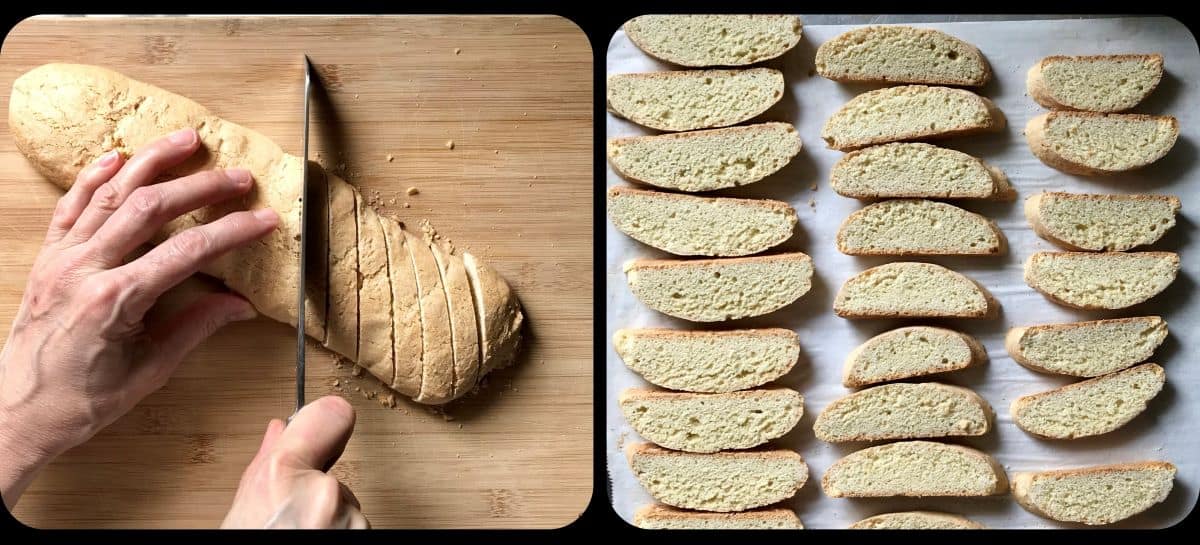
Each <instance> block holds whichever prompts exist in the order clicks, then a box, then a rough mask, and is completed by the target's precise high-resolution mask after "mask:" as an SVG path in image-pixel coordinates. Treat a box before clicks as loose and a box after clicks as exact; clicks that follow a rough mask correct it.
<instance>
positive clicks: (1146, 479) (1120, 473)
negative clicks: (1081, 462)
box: [1012, 461, 1176, 526]
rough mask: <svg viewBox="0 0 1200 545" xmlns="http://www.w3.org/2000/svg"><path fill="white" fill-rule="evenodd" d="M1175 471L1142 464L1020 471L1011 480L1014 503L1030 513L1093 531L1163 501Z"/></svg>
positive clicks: (1167, 465) (1169, 465)
mask: <svg viewBox="0 0 1200 545" xmlns="http://www.w3.org/2000/svg"><path fill="white" fill-rule="evenodd" d="M1175 472H1176V470H1175V465H1174V464H1172V463H1170V462H1160V461H1146V462H1132V463H1125V464H1112V465H1103V466H1091V467H1081V468H1075V469H1059V470H1053V471H1036V472H1035V471H1029V472H1026V471H1022V472H1017V473H1014V474H1013V483H1012V491H1013V498H1014V499H1016V500H1017V503H1019V504H1021V507H1024V508H1025V509H1027V510H1028V511H1029V512H1030V513H1033V514H1035V515H1038V516H1042V517H1046V518H1048V519H1053V520H1058V521H1063V522H1081V523H1083V524H1088V525H1092V526H1097V525H1102V524H1112V523H1114V522H1118V521H1122V520H1125V519H1127V518H1129V517H1132V516H1134V515H1136V514H1138V513H1141V512H1143V511H1145V510H1147V509H1149V508H1151V507H1153V506H1154V504H1156V503H1161V502H1162V501H1163V500H1165V499H1167V495H1169V494H1170V493H1171V488H1173V487H1174V485H1175Z"/></svg>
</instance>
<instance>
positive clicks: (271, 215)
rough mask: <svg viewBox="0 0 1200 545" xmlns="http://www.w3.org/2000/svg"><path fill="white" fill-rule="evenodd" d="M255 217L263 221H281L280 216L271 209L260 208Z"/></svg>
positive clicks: (255, 212)
mask: <svg viewBox="0 0 1200 545" xmlns="http://www.w3.org/2000/svg"><path fill="white" fill-rule="evenodd" d="M254 217H256V218H258V219H260V220H263V221H275V220H277V219H279V215H278V214H276V213H275V211H274V210H271V209H270V208H259V209H258V210H255V211H254Z"/></svg>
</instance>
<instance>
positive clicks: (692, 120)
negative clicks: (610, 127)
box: [608, 68, 784, 131]
mask: <svg viewBox="0 0 1200 545" xmlns="http://www.w3.org/2000/svg"><path fill="white" fill-rule="evenodd" d="M783 88H784V85H783V73H782V72H780V71H778V70H775V69H772V68H750V69H747V70H686V71H674V72H647V73H641V74H614V75H611V76H609V77H608V109H609V111H611V112H613V113H614V114H616V115H619V116H621V117H623V118H625V119H628V120H630V121H632V122H634V123H637V124H638V125H642V126H644V127H649V128H651V129H657V130H660V131H691V130H696V129H712V128H717V127H726V126H729V125H734V124H737V123H741V122H743V121H746V120H748V119H750V118H752V117H754V116H757V115H758V114H761V113H763V112H765V111H767V108H770V107H771V106H773V105H774V104H775V103H776V102H779V99H781V98H783Z"/></svg>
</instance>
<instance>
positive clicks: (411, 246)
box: [404, 229, 454, 404]
mask: <svg viewBox="0 0 1200 545" xmlns="http://www.w3.org/2000/svg"><path fill="white" fill-rule="evenodd" d="M404 236H405V241H404V243H405V245H407V246H408V251H409V252H408V253H409V257H411V258H412V264H413V270H414V271H416V277H417V294H418V301H419V303H420V307H421V345H422V347H423V348H422V356H421V361H422V365H421V393H420V394H419V395H418V396H417V398H416V401H418V402H420V403H429V404H439V403H446V402H447V401H450V400H451V399H453V397H454V347H453V345H452V344H451V340H450V339H451V336H452V333H451V332H450V308H449V303H448V302H447V300H446V290H445V289H444V288H443V287H442V275H441V272H439V270H438V265H437V260H436V259H434V257H433V250H431V249H430V248H429V245H428V244H426V243H425V241H424V240H422V239H421V237H420V236H419V235H415V234H413V233H411V232H409V231H408V230H407V229H406V230H404Z"/></svg>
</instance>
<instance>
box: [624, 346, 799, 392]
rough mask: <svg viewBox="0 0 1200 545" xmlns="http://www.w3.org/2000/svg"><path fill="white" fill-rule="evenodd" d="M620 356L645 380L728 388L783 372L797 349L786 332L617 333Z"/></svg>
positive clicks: (686, 387)
mask: <svg viewBox="0 0 1200 545" xmlns="http://www.w3.org/2000/svg"><path fill="white" fill-rule="evenodd" d="M616 348H617V352H618V353H620V355H621V359H622V360H623V361H624V362H625V364H626V365H628V366H629V368H630V369H633V370H634V371H636V372H637V373H638V374H639V375H641V376H642V377H644V378H645V379H646V380H648V381H650V382H652V383H654V384H656V385H658V386H662V387H664V388H671V389H673V390H684V391H689V392H732V391H735V390H744V389H746V388H753V387H755V386H760V385H762V384H765V383H767V382H770V381H772V380H775V379H777V378H779V377H780V376H783V374H784V373H786V372H787V370H788V369H789V368H791V366H792V365H794V364H795V363H796V359H797V358H798V357H799V355H800V347H799V345H798V344H797V343H796V341H795V338H794V337H792V336H784V335H720V336H716V335H713V336H699V335H696V336H688V337H666V336H654V335H639V334H636V333H629V334H625V335H620V336H619V337H618V341H617V346H616Z"/></svg>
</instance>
